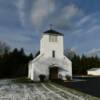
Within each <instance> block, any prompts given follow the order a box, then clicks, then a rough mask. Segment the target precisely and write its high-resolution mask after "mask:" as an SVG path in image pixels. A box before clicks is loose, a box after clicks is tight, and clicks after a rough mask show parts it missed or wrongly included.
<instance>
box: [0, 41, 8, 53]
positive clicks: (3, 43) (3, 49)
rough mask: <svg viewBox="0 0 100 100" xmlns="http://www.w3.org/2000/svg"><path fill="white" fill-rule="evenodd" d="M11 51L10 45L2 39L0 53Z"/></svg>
mask: <svg viewBox="0 0 100 100" xmlns="http://www.w3.org/2000/svg"><path fill="white" fill-rule="evenodd" d="M9 51H10V47H9V46H8V45H7V44H6V43H5V42H1V41H0V55H3V54H4V53H8V52H9Z"/></svg>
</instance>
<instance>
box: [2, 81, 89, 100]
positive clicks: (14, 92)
mask: <svg viewBox="0 0 100 100" xmlns="http://www.w3.org/2000/svg"><path fill="white" fill-rule="evenodd" d="M0 100H86V99H84V98H83V97H81V96H80V97H79V96H77V95H75V94H72V93H70V92H68V91H64V90H63V89H61V88H59V87H56V86H55V85H53V84H51V83H49V84H45V83H28V84H22V83H7V82H1V83H0ZM87 100H88V99H87Z"/></svg>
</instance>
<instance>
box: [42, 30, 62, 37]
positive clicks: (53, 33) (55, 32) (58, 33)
mask: <svg viewBox="0 0 100 100" xmlns="http://www.w3.org/2000/svg"><path fill="white" fill-rule="evenodd" d="M43 33H44V34H51V35H61V36H63V34H62V33H60V32H57V31H55V30H53V29H50V30H47V31H45V32H43Z"/></svg>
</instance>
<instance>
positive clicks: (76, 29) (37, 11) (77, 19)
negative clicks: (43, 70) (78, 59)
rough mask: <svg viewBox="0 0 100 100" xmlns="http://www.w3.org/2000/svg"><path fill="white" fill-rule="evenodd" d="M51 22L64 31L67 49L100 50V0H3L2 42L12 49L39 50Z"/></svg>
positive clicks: (0, 1)
mask: <svg viewBox="0 0 100 100" xmlns="http://www.w3.org/2000/svg"><path fill="white" fill-rule="evenodd" d="M50 24H53V29H55V30H57V31H59V32H62V33H63V34H64V41H65V42H64V46H65V49H66V48H72V49H73V50H75V51H76V52H78V53H80V54H82V53H96V52H100V0H0V41H4V42H6V43H7V44H9V45H10V46H11V48H15V47H16V48H21V47H23V48H24V49H25V51H26V52H28V53H31V52H32V53H34V52H36V51H37V50H38V49H39V39H40V35H41V33H42V32H43V31H46V30H48V29H49V25H50Z"/></svg>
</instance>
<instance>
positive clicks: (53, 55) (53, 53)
mask: <svg viewBox="0 0 100 100" xmlns="http://www.w3.org/2000/svg"><path fill="white" fill-rule="evenodd" d="M52 57H53V58H55V51H54V50H53V51H52Z"/></svg>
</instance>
